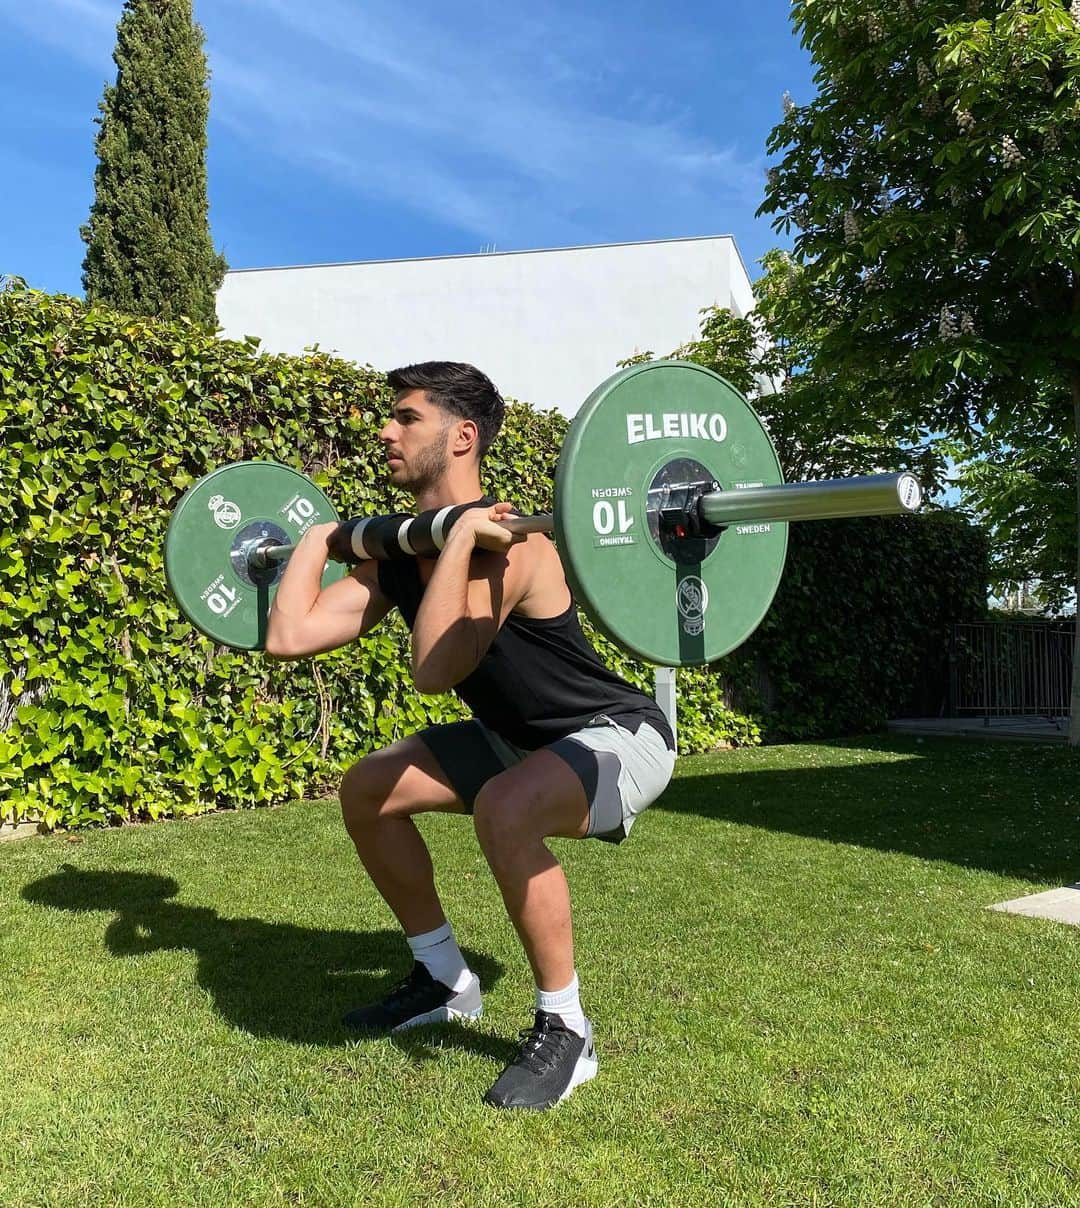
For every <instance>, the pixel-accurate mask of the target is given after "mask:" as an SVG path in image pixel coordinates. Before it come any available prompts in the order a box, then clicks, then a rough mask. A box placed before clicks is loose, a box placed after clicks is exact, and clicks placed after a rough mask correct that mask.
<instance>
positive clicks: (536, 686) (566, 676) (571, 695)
mask: <svg viewBox="0 0 1080 1208" xmlns="http://www.w3.org/2000/svg"><path fill="white" fill-rule="evenodd" d="M379 587H380V588H381V590H382V592H383V594H384V595H385V596H386V597H387V598H388V599H390V600H392V601H393V602H394V604H395V605H397V608H398V610H399V611H400V613H401V615H402V617H403V618H404V620H405V623H406V625H408V627H409V629H410V631H411V630H412V627H413V625H414V623H415V621H416V614H417V612H418V611H419V608H420V600H421V599H422V598H423V595H424V584H423V583H422V582H421V579H420V571H419V569H418V567H417V562H416V559H415V558H405V559H402V560H401V561H393V562H380V563H379ZM454 691H455V692H456V693H457V694H458V696H460V697H461V699H462V700H463V701H464V702H465V703H466V704H467V705H468V706H469V708H470V709H471V710H472V711H473V715H474V716H475V717H477V718H478V719H479V720H480V721H482V722H483V723H484V725H485V726H488V727H489V728H490V729H492V730H494V731H495V733H496V734H501V735H502V737H503V738H505V739H506V740H507V741H508V742H511V743H513V744H514V746H517V747H522V748H523V749H524V750H527V751H535V750H537V749H538V748H540V747H545V746H547V745H548V744H549V743H552V742H555V741H556V740H557V739H560V738H565V737H566V736H567V735H568V734H572V733H574V731H575V730H581V729H583V728H584V727H585V726H587V725H588V724H589V722H590V721H592V719H593V718H594V717H598V716H605V717H610V718H611V719H612V720H613V721H617V722H618V723H619V725H620V726H625V727H626V728H627V729H628V730H630V731H631V732H632V733H634V734H636V733H637V731H638V727H639V726H640V725H641V724H642V723H643V722H647V723H648V724H649V725H650V726H652V727H653V728H654V729H655V730H657V731H658V732H659V734H660V735H661V736H662V737H663V739H664V741H665V742H666V743H667V745H668V748H669V749H670V750H672V751H674V750H675V742H674V740H673V738H672V734H671V727H670V726H669V725H668V723H667V719H666V718H665V717H664V715H663V713H662V712H661V711H660V707H659V706H658V705H657V703H656V702H655V701H654V700H652V699H651V698H650V697H648V696H646V695H645V694H644V692H641V691H639V690H638V689H637V688H635V687H634V686H633V685H632V684H628V683H627V682H626V680H624V679H622V678H621V677H620V676H618V675H616V674H615V673H614V672H613V671H610V670H608V668H607V667H605V666H604V664H603V663H602V662H601V661H600V659H599V658H598V657H597V654H596V651H595V650H594V649H593V648H592V646H591V645H590V644H589V642H588V641H587V639H586V637H585V635H584V633H582V631H581V625H580V623H579V622H578V617H577V608H576V606H575V605H574V601H573V600H572V599H571V601H570V606H569V608H567V610H566V611H565V612H563V613H560V615H559V616H557V617H545V618H543V619H541V620H538V619H536V618H535V617H521V616H517V615H516V614H514V613H510V615H509V616H508V617H507V618H506V621H505V622H504V623H503V626H502V628H501V629H500V630H499V632H498V633H497V634H496V635H495V640H494V641H493V642H492V643H491V646H490V647H489V649H488V651H487V653H486V654H485V655H484V657H483V658H482V659H481V660H480V662H479V664H478V665H477V667H476V669H475V670H474V671H473V672H472V673H471V674H470V675H468V676H466V677H465V679H463V680H462V681H461V683H459V684H457V685H456V686H455V688H454Z"/></svg>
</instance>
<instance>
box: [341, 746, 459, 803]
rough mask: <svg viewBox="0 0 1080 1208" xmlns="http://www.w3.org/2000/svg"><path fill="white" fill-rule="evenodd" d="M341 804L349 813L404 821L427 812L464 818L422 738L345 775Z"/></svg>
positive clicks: (374, 755)
mask: <svg viewBox="0 0 1080 1208" xmlns="http://www.w3.org/2000/svg"><path fill="white" fill-rule="evenodd" d="M341 801H342V806H343V808H344V809H345V811H346V814H348V813H349V812H350V809H357V810H365V811H370V810H372V809H375V810H377V812H378V814H379V815H380V816H387V815H389V816H397V817H403V816H408V815H409V814H420V813H425V812H428V811H435V812H442V813H452V814H463V813H465V812H466V808H465V803H464V801H462V799H461V797H460V796H459V795H458V793H457V791H456V790H455V788H454V786H453V784H452V783H451V781H450V779H449V777H448V776H447V774H446V772H445V771H444V770H443V768H442V766H441V765H440V763H439V761H438V759H437V758H436V757H435V755H434V754H433V752H432V750H431V748H430V747H429V746H428V745H427V743H425V742H424V741H423V737H422V735H421V734H411V735H410V736H409V737H408V738H402V739H400V740H399V741H398V742H395V743H392V744H391V745H390V746H388V747H383V748H382V749H381V750H378V751H373V752H372V753H371V754H370V755H365V756H364V758H363V759H361V760H360V761H359V762H358V763H355V764H354V765H353V766H352V767H351V768H350V769H349V770H348V771H347V772H346V773H345V777H344V779H343V781H342V784H341Z"/></svg>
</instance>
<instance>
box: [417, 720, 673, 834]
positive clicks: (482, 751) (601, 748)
mask: <svg viewBox="0 0 1080 1208" xmlns="http://www.w3.org/2000/svg"><path fill="white" fill-rule="evenodd" d="M418 737H420V738H421V739H423V741H424V743H425V744H426V745H427V747H428V749H429V750H430V751H431V753H432V754H433V755H434V756H435V758H436V760H437V761H438V763H439V766H440V767H441V768H442V770H443V772H444V773H445V774H446V777H447V779H448V780H449V781H450V783H451V785H452V786H453V789H454V792H455V793H457V795H458V796H459V797H460V798H461V800H462V801H464V802H465V808H466V810H468V812H469V813H472V808H473V802H474V801H475V800H476V795H477V793H479V791H480V789H481V788H482V787H483V786H484V785H485V784H486V783H487V782H488V781H489V780H490V779H491V778H492V777H493V776H497V775H498V774H499V773H500V772H504V771H506V769H507V768H512V767H514V766H515V765H516V764H519V763H521V762H522V760H524V759H525V758H526V757H527V756H529V755H531V754H532V752H531V751H526V750H523V749H522V748H521V747H516V746H514V744H513V743H510V742H507V741H506V739H505V738H503V737H501V736H500V735H498V734H496V733H495V732H494V730H491V729H489V728H488V727H487V726H485V725H484V723H483V722H482V721H477V720H476V719H475V718H474V719H473V720H472V721H457V722H451V723H450V724H449V725H445V726H432V727H431V728H430V729H428V730H423V731H421V732H420V734H419V735H418ZM542 749H543V750H546V751H554V752H555V754H556V755H558V756H559V757H560V758H561V759H564V760H565V761H566V762H567V763H568V764H569V765H570V767H571V768H573V770H574V771H575V772H576V773H577V775H578V777H579V779H580V780H581V783H582V785H583V786H584V789H585V796H586V798H587V800H588V802H589V829H588V831H587V833H586V837H587V838H592V839H603V840H605V841H606V842H608V843H621V842H622V841H623V840H624V839H625V838H626V836H627V835H628V834H629V833H630V828H631V827H632V826H633V825H634V821H635V819H636V818H637V816H638V814H640V813H641V811H642V810H643V809H645V808H646V806H649V805H652V803H653V802H654V801H655V800H656V799H657V797H659V796H660V794H661V793H662V792H663V791H664V789H666V788H667V786H668V782H669V781H670V780H671V774H672V772H673V771H674V770H675V752H674V751H672V750H669V748H668V745H667V743H666V742H665V741H664V739H663V737H662V736H661V735H660V733H659V732H658V731H657V730H654V729H653V727H652V726H650V725H649V724H648V722H643V723H642V724H641V725H640V726H639V727H638V731H637V733H636V734H634V733H632V732H631V731H630V730H628V729H626V727H625V726H620V725H619V724H618V722H615V721H612V719H611V718H610V717H596V718H593V720H592V721H591V722H590V723H589V725H587V726H586V727H585V728H584V729H582V730H578V731H576V732H575V733H573V734H569V735H567V737H566V738H560V739H558V740H557V741H556V742H553V743H551V744H550V746H547V747H544V748H542Z"/></svg>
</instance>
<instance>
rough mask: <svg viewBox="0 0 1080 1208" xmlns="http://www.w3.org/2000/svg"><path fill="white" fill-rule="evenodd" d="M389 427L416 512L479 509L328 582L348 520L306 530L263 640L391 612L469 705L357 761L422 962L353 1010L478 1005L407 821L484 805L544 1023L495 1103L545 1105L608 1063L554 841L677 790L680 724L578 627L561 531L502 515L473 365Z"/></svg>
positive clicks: (482, 390) (606, 828) (483, 819)
mask: <svg viewBox="0 0 1080 1208" xmlns="http://www.w3.org/2000/svg"><path fill="white" fill-rule="evenodd" d="M389 383H390V385H391V387H392V388H393V389H394V391H395V392H396V401H395V403H394V406H393V410H392V413H391V417H390V419H389V421H388V422H387V424H386V426H385V427H384V428H383V429H382V431H381V433H380V440H381V441H382V443H383V445H384V447H385V450H386V460H387V468H388V472H389V475H390V479H391V481H392V482H393V483H394V484H395V485H396V486H399V487H401V488H403V489H405V490H407V491H408V492H409V493H410V494H412V495H413V496H415V498H416V506H417V510H418V511H426V510H428V509H438V508H443V507H447V506H449V505H456V504H469V503H475V505H476V506H475V507H473V508H470V509H469V510H468V511H466V512H465V513H464V514H463V515H462V516H461V517H460V519H459V520H458V521H457V522H456V523H455V524H454V525H453V527H452V528H451V530H450V533H449V536H448V538H447V540H446V544H445V546H444V548H443V550H442V552H441V553H440V554H439V556H438V557H437V558H408V559H404V560H400V561H378V562H365V563H363V564H361V565H359V566H355V567H353V569H351V570H350V572H349V574H348V575H347V576H346V577H345V578H343V579H341V580H340V581H338V582H335V583H333V584H331V585H330V586H329V587H327V588H325V589H324V590H320V582H321V578H322V574H323V570H324V569H325V566H326V561H327V558H328V556H329V550H328V545H327V542H328V539H329V537H330V534H331V533H332V532H334V531H335V530H336V529H337V527H338V526H337V525H336V524H321V525H316V526H314V527H312V528H311V529H309V530H308V531H307V532H306V533H305V534H304V535H303V537H302V538H301V539H300V541H299V543H298V544H297V547H296V549H295V551H294V553H293V554H292V557H291V559H290V561H289V564H288V567H287V569H286V571H285V574H284V576H283V578H282V580H281V583H280V585H279V587H278V591H277V595H276V598H275V600H274V605H273V608H272V609H271V612H270V618H269V623H268V628H267V635H266V650H267V653H268V654H270V655H272V656H275V657H277V658H283V659H294V658H302V657H304V656H307V655H312V654H317V653H319V652H321V651H325V650H333V649H335V648H336V647H339V646H343V645H345V644H346V643H348V642H351V641H352V640H353V639H354V638H357V637H359V636H360V635H362V634H364V633H366V632H367V631H368V630H369V629H371V628H372V627H373V626H374V625H376V624H377V623H378V622H379V621H380V620H381V619H382V618H383V617H384V616H385V615H386V613H387V612H388V611H389V610H390V608H391V607H395V606H396V607H397V608H398V609H399V610H400V612H401V614H402V616H403V617H404V619H405V621H406V623H407V624H408V626H409V628H410V629H411V630H412V673H413V678H414V680H415V683H416V687H417V688H418V689H419V690H420V691H421V692H424V693H438V692H448V691H451V690H453V691H454V692H456V693H457V694H458V696H459V697H460V698H461V699H462V700H463V701H464V702H465V704H466V705H467V706H468V707H469V708H470V709H471V710H472V712H473V715H474V716H473V719H472V720H470V721H464V722H456V723H453V724H451V725H442V726H433V727H431V728H430V729H427V730H424V731H422V732H421V733H419V734H414V735H412V736H410V737H409V738H405V739H402V740H401V741H400V742H396V743H394V744H393V745H392V746H389V747H387V748H385V749H384V750H380V751H375V752H374V753H372V754H371V755H368V756H366V757H365V758H364V759H361V760H360V762H359V763H357V764H355V765H354V766H353V767H352V768H350V769H349V771H348V772H347V773H346V774H345V777H344V779H343V781H342V785H341V806H342V812H343V815H344V820H345V826H346V828H347V829H348V832H349V835H350V837H351V838H352V840H353V843H354V844H355V845H356V850H357V852H358V854H359V856H360V859H361V861H362V862H363V864H364V867H365V868H366V870H367V872H368V874H369V875H370V877H371V879H372V881H373V882H374V884H375V887H376V889H377V890H378V891H379V893H380V894H381V895H382V897H383V898H384V899H385V901H386V903H387V905H388V906H389V907H390V909H391V911H393V913H394V915H395V916H396V918H397V920H398V922H399V923H400V924H401V926H402V928H403V930H404V932H405V935H406V937H407V939H408V943H409V947H410V948H411V950H412V952H413V956H414V965H413V969H412V972H411V973H410V974H409V976H408V977H407V978H405V980H404V981H403V982H401V983H400V984H399V985H398V986H396V987H394V989H393V990H391V991H390V993H389V994H388V995H387V996H386V997H385V998H384V999H383V1000H382V1001H380V1002H377V1003H375V1004H372V1005H369V1006H364V1007H359V1008H357V1009H356V1010H354V1011H351V1012H350V1013H349V1014H348V1015H347V1016H346V1017H345V1022H346V1023H347V1024H349V1025H350V1026H353V1027H356V1028H360V1029H363V1030H365V1031H369V1032H370V1031H381V1032H394V1031H400V1030H403V1029H405V1028H409V1027H413V1026H416V1025H417V1024H422V1023H429V1022H435V1021H443V1020H449V1019H455V1018H466V1019H471V1018H476V1017H478V1016H479V1015H480V1014H481V1010H482V1007H481V998H480V984H479V981H478V979H477V978H476V976H475V974H474V973H473V972H472V971H471V970H470V969H469V967H468V965H467V963H466V961H465V958H464V956H463V955H462V953H461V949H460V948H459V947H458V944H457V941H456V939H455V937H454V933H453V931H452V930H451V927H450V924H449V923H448V922H447V919H446V915H445V914H444V913H443V908H442V905H441V903H440V901H439V897H438V894H437V893H436V890H435V882H434V877H433V872H432V865H431V858H430V856H429V854H428V851H427V847H426V846H425V844H424V841H423V839H422V838H421V837H420V833H419V831H418V830H417V829H416V827H415V825H414V824H413V821H412V815H414V814H418V813H422V812H424V811H425V810H441V811H444V812H450V813H461V814H472V815H473V822H474V825H475V827H476V834H477V838H478V840H479V842H480V846H481V848H482V849H483V852H484V855H485V857H486V858H487V861H488V864H489V865H490V867H491V871H492V873H493V874H494V876H495V880H496V881H497V882H498V885H499V889H500V890H501V891H502V896H503V901H504V902H505V904H506V910H507V913H508V914H509V916H510V919H511V920H512V922H513V924H514V927H515V928H516V930H517V933H518V936H519V937H520V939H521V943H522V945H523V946H524V949H525V953H526V955H527V957H528V959H529V964H530V965H531V966H532V971H533V975H534V977H535V981H536V1014H535V1020H534V1026H533V1028H532V1030H531V1031H530V1032H529V1033H528V1034H527V1038H526V1039H525V1040H524V1042H523V1044H522V1045H521V1049H520V1052H519V1054H518V1056H517V1058H516V1059H515V1060H514V1061H513V1062H511V1063H510V1065H508V1066H507V1068H506V1069H505V1070H504V1071H503V1073H502V1074H501V1075H500V1076H499V1078H498V1079H497V1080H496V1082H495V1084H494V1085H493V1086H492V1087H491V1089H490V1090H489V1091H488V1092H487V1095H486V1096H485V1099H486V1101H487V1102H488V1103H491V1104H493V1105H494V1106H496V1107H523V1108H534V1109H538V1108H545V1107H550V1106H552V1105H553V1104H554V1103H557V1102H558V1101H559V1100H561V1099H565V1098H566V1096H567V1095H569V1094H570V1092H571V1091H572V1090H573V1089H574V1087H575V1086H577V1085H579V1084H580V1083H582V1082H584V1081H586V1080H587V1079H589V1078H591V1077H593V1076H594V1074H595V1073H596V1068H597V1066H596V1053H595V1050H594V1048H593V1040H592V1026H591V1024H590V1022H589V1020H588V1019H586V1017H585V1015H584V1013H583V1011H582V1007H581V1002H580V998H579V994H578V980H577V975H576V973H575V971H574V946H573V936H572V931H571V920H570V894H569V890H568V888H567V884H566V878H565V876H564V875H563V871H562V868H561V867H560V865H559V863H558V861H557V860H556V859H555V857H554V856H553V855H552V853H551V852H550V851H549V849H548V847H547V845H546V844H545V842H544V841H545V839H547V838H549V837H551V836H564V837H570V838H585V837H591V838H597V839H604V840H608V841H610V842H614V843H619V842H621V841H622V840H623V839H624V838H625V837H626V835H627V833H628V832H629V830H630V827H631V826H632V825H633V822H634V819H635V817H636V815H637V814H638V813H640V812H641V811H642V810H643V809H644V808H645V807H646V806H648V805H649V804H651V803H652V802H653V801H654V800H655V799H656V798H657V797H658V796H659V795H660V793H661V792H662V791H663V790H664V788H665V787H666V786H667V783H668V781H669V780H670V778H671V773H672V770H673V767H674V763H675V753H674V741H673V739H672V734H671V729H670V727H669V726H668V724H667V722H666V721H665V719H664V716H663V714H662V713H661V712H660V710H659V708H658V707H657V705H656V703H655V702H654V701H652V700H651V699H650V698H649V697H647V696H645V695H644V694H643V693H641V692H639V691H638V690H637V689H636V688H634V687H632V686H631V685H630V684H628V683H626V682H625V681H624V680H622V679H621V678H620V677H619V676H617V675H615V674H614V673H613V672H611V671H609V670H608V669H607V668H606V667H605V666H604V665H603V664H602V663H601V662H600V660H599V659H598V658H597V656H596V653H595V651H594V650H593V648H592V647H591V645H590V644H589V643H588V642H587V641H586V639H585V637H584V635H583V634H582V632H581V627H580V625H579V624H578V620H577V613H576V610H575V607H574V602H573V599H572V598H571V595H570V590H569V588H568V587H567V584H566V578H565V576H564V574H563V568H562V564H561V563H560V561H559V556H558V553H557V552H556V550H555V547H554V545H552V543H551V542H550V541H549V540H548V539H547V537H545V536H543V535H542V534H532V535H530V536H528V537H525V536H523V535H522V534H511V533H510V532H509V531H508V530H507V529H505V528H503V527H502V526H501V525H499V524H498V523H496V521H497V519H498V518H499V517H500V516H504V515H506V514H507V513H508V512H510V511H511V510H512V509H511V508H510V505H509V504H505V503H494V502H493V501H491V500H488V499H485V498H484V496H483V492H482V490H481V488H480V464H481V459H482V458H483V455H484V453H485V452H486V450H487V448H488V446H489V445H490V444H491V442H492V440H494V438H495V436H496V434H497V433H498V431H499V428H500V426H501V424H502V418H503V400H502V398H501V397H500V395H499V393H498V391H497V390H496V389H495V387H494V386H493V385H492V383H491V381H490V380H489V379H488V378H487V377H486V376H485V375H484V374H483V373H481V372H480V371H479V370H478V369H475V368H473V367H472V366H471V365H463V364H457V363H455V362H429V363H426V364H422V365H411V366H408V367H406V368H403V369H397V370H394V372H393V373H391V374H390V375H389Z"/></svg>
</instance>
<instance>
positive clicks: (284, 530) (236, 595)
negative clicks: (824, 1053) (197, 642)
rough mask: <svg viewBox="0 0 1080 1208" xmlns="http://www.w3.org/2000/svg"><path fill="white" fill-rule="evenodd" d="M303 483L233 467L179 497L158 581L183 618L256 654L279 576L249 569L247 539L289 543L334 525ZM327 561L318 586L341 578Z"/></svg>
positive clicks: (291, 475)
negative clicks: (314, 529) (162, 573)
mask: <svg viewBox="0 0 1080 1208" xmlns="http://www.w3.org/2000/svg"><path fill="white" fill-rule="evenodd" d="M337 519H338V515H337V512H335V510H334V506H333V504H332V503H331V502H330V500H329V499H327V498H326V496H325V495H324V494H323V493H322V491H320V490H319V488H318V487H317V486H316V485H315V484H314V483H313V482H312V481H311V479H309V478H305V477H304V475H303V474H300V473H298V472H297V471H296V470H290V469H289V467H288V466H283V465H280V464H279V463H278V462H274V461H237V462H233V463H232V464H231V465H227V466H221V467H220V468H219V469H217V470H214V471H213V472H212V473H210V474H207V475H206V477H205V478H200V479H199V481H198V482H196V483H195V484H194V485H193V486H191V487H190V488H189V489H188V490H187V491H186V492H185V494H184V496H183V498H182V499H181V500H180V502H179V504H178V505H177V507H176V511H175V512H173V515H172V519H171V520H170V521H169V528H168V531H167V533H166V534H165V575H166V578H167V579H168V581H169V587H170V589H171V590H172V593H173V595H174V596H175V597H176V602H177V603H178V604H179V605H180V608H181V610H182V611H183V613H184V615H185V616H186V617H187V619H188V620H189V621H190V622H191V623H192V624H193V625H194V626H195V627H196V628H197V629H201V630H202V632H203V633H205V634H206V636H207V637H209V638H213V639H214V641H215V642H221V643H222V644H223V645H225V646H232V647H234V648H235V649H237V650H261V649H262V648H263V646H264V645H265V644H266V618H267V615H268V613H269V611H270V604H271V602H272V601H273V598H274V594H275V592H276V591H277V585H278V582H279V581H280V579H281V576H282V575H283V574H284V571H285V567H284V564H280V563H279V564H278V565H276V566H273V567H271V568H269V569H268V570H267V571H265V572H262V573H261V574H260V573H259V572H257V571H255V572H253V571H251V570H250V569H249V567H248V564H247V559H246V557H245V551H244V547H245V545H246V543H247V542H248V541H251V540H260V539H266V538H272V539H273V540H274V541H275V543H277V544H281V545H295V544H296V542H297V541H299V540H300V538H301V536H302V535H303V534H304V533H305V532H306V531H307V530H308V529H309V528H310V527H311V526H312V525H313V524H325V523H328V522H329V521H332V520H337ZM346 569H347V568H346V567H344V566H342V565H341V564H340V563H337V562H328V563H327V567H326V570H325V572H324V573H323V577H322V585H323V587H326V586H328V585H329V584H330V583H332V582H334V580H336V579H340V578H341V577H342V576H343V575H344V574H345V573H346Z"/></svg>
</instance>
